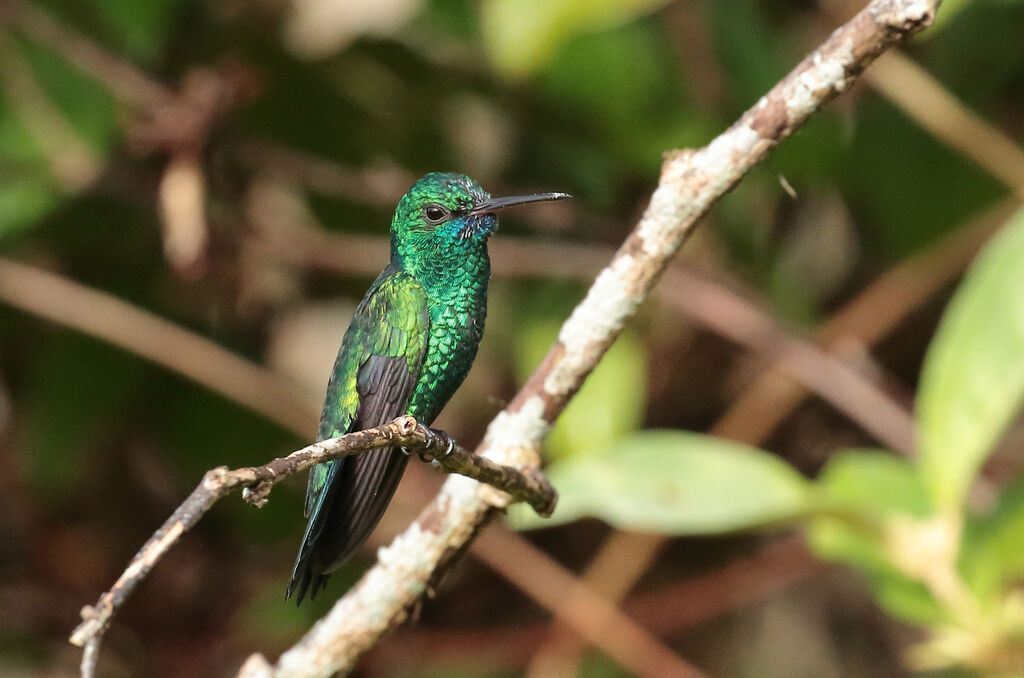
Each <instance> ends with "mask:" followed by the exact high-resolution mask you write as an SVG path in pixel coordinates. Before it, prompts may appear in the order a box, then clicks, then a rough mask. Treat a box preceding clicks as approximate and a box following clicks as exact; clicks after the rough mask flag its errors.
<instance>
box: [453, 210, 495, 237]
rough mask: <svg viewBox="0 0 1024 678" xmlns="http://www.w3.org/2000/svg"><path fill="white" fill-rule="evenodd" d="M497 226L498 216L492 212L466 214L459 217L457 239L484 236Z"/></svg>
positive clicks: (492, 231)
mask: <svg viewBox="0 0 1024 678" xmlns="http://www.w3.org/2000/svg"><path fill="white" fill-rule="evenodd" d="M497 228H498V217H496V216H494V215H493V214H479V215H473V214H470V215H466V216H465V217H462V218H461V219H459V239H461V240H471V239H474V238H486V237H488V236H489V235H491V234H492V233H494V231H496V230H497Z"/></svg>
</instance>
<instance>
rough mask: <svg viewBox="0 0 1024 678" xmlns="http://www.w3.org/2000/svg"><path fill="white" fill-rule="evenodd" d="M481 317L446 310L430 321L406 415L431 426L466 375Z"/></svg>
mask: <svg viewBox="0 0 1024 678" xmlns="http://www.w3.org/2000/svg"><path fill="white" fill-rule="evenodd" d="M483 330H484V327H483V314H482V313H479V314H477V313H471V312H468V311H461V312H460V311H458V310H456V309H455V308H454V307H451V306H449V307H447V308H446V309H445V310H444V311H442V312H441V313H439V314H438V316H437V317H436V318H432V319H431V327H430V339H429V343H428V345H427V355H426V358H425V359H424V361H423V367H422V368H421V369H420V376H419V379H418V380H417V382H416V388H415V390H414V391H413V395H412V399H411V400H410V402H409V414H411V415H412V416H414V417H416V418H417V419H418V420H420V421H421V422H423V423H424V424H428V425H429V424H430V423H431V422H432V421H433V420H434V418H435V417H437V415H438V414H439V413H440V411H441V409H442V408H443V407H444V406H445V403H447V402H448V399H449V398H451V396H452V394H453V393H454V392H455V390H456V389H457V388H458V387H459V385H460V384H462V381H463V380H464V379H465V378H466V375H467V374H468V373H469V368H470V366H471V365H472V364H473V359H474V358H475V357H476V351H477V347H478V346H479V345H480V338H481V337H482V336H483Z"/></svg>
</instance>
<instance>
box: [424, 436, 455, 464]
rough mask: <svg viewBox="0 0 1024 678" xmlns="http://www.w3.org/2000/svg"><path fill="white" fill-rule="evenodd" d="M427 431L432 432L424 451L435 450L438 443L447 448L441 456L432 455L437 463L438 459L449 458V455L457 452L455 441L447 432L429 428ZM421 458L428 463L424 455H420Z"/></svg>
mask: <svg viewBox="0 0 1024 678" xmlns="http://www.w3.org/2000/svg"><path fill="white" fill-rule="evenodd" d="M427 431H429V432H430V436H429V437H428V438H427V442H426V444H425V445H424V446H423V447H424V451H427V450H433V449H434V448H435V447H436V446H437V444H438V443H441V444H443V445H444V448H445V450H444V452H442V453H440V454H434V455H431V456H432V457H433V460H434V461H435V463H436V460H437V459H440V458H442V457H447V456H448V455H449V454H451V453H452V452H454V451H455V439H454V438H452V437H451V436H450V435H448V433H447V432H446V431H442V430H440V429H433V428H428V429H427ZM420 458H422V459H423V460H424V461H427V460H426V458H425V457H424V455H422V454H421V455H420Z"/></svg>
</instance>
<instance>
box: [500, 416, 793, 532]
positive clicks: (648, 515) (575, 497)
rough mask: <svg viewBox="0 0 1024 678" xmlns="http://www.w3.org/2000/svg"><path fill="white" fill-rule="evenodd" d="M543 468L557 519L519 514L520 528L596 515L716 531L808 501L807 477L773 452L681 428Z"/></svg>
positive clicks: (623, 523) (647, 526) (628, 524)
mask: <svg viewBox="0 0 1024 678" xmlns="http://www.w3.org/2000/svg"><path fill="white" fill-rule="evenodd" d="M547 473H548V477H549V478H550V479H551V482H552V483H553V484H554V486H555V487H556V488H557V489H558V493H559V500H558V508H557V509H556V510H555V514H554V516H552V518H550V519H540V518H536V517H533V518H530V517H528V516H529V515H532V514H524V513H520V514H518V515H517V516H516V520H517V522H516V526H517V527H522V528H528V527H541V526H547V525H552V524H560V523H566V522H570V521H573V520H576V519H578V518H583V517H594V518H600V519H602V520H604V521H605V522H607V523H609V524H610V525H614V526H615V527H619V528H622V529H628V530H638V531H643V532H663V533H666V534H719V533H722V532H730V531H734V530H742V529H748V528H753V527H759V526H764V525H767V524H770V523H773V522H778V521H782V520H787V519H790V518H793V517H795V516H797V515H800V514H801V513H803V512H804V511H806V510H807V508H808V500H809V493H808V487H809V485H808V483H807V481H806V480H805V479H804V478H803V477H802V476H801V475H800V474H799V473H797V472H796V471H795V470H794V469H793V468H792V467H790V466H789V465H788V464H786V463H785V462H784V461H782V460H781V459H779V458H778V457H775V456H773V455H771V454H769V453H767V452H764V451H762V450H758V449H755V448H751V447H746V446H744V445H739V444H736V443H732V442H729V441H727V440H724V439H721V438H715V437H712V436H704V435H698V434H695V433H684V432H681V431H642V432H638V433H635V434H632V435H629V436H626V437H623V438H620V439H619V440H616V441H614V442H613V443H611V444H610V445H608V446H606V447H605V448H604V449H603V450H602V451H601V452H600V453H595V454H590V455H582V456H576V457H571V458H568V459H562V460H558V461H556V462H554V463H553V464H551V465H550V466H549V467H548V469H547ZM520 518H521V519H520Z"/></svg>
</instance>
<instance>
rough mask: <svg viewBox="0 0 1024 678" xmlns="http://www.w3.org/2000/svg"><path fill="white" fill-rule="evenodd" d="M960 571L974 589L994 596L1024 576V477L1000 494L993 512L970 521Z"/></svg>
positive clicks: (982, 593) (961, 555) (989, 596)
mask: <svg viewBox="0 0 1024 678" xmlns="http://www.w3.org/2000/svg"><path fill="white" fill-rule="evenodd" d="M960 570H961V572H962V573H963V575H964V578H965V579H966V580H967V582H968V583H969V584H970V586H971V589H972V590H973V591H974V592H975V593H976V594H977V595H978V596H979V597H981V598H989V599H992V598H994V597H995V596H996V595H998V594H999V593H1001V592H1002V588H1003V585H1004V584H1007V583H1009V582H1011V581H1012V580H1014V579H1018V578H1020V577H1021V576H1022V575H1024V476H1021V477H1018V478H1017V479H1016V480H1015V481H1013V482H1012V483H1011V484H1010V485H1008V486H1007V487H1006V488H1005V489H1004V490H1003V491H1002V493H1001V494H1000V495H999V501H998V502H997V503H996V506H995V508H994V509H993V510H992V512H991V513H989V514H988V515H986V516H984V517H983V518H979V519H976V520H973V521H970V522H968V524H967V526H966V530H965V534H964V540H963V547H962V549H961V554H960Z"/></svg>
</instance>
